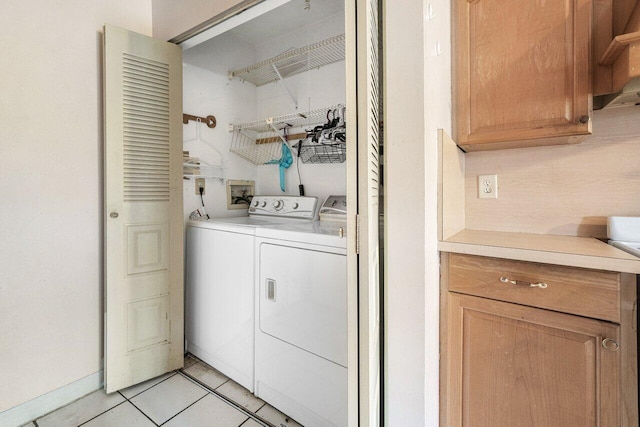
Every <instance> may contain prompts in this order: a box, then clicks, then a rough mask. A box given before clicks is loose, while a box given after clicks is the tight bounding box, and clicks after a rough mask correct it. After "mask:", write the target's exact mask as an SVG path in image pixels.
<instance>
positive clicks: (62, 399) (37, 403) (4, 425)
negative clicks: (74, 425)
mask: <svg viewBox="0 0 640 427" xmlns="http://www.w3.org/2000/svg"><path fill="white" fill-rule="evenodd" d="M100 388H102V370H100V371H98V372H95V373H93V374H91V375H87V376H86V377H84V378H80V379H79V380H78V381H74V382H72V383H71V384H67V385H65V386H63V387H60V388H58V389H56V390H53V391H50V392H49V393H46V394H43V395H42V396H38V397H36V398H35V399H32V400H29V401H28V402H25V403H22V404H20V405H18V406H14V407H13V408H11V409H7V410H6V411H4V412H0V427H17V426H21V425H23V424H26V423H28V422H29V421H32V420H35V419H36V418H39V417H41V416H43V415H45V414H48V413H49V412H51V411H53V410H55V409H58V408H60V407H62V406H65V405H68V404H69V403H71V402H73V401H74V400H78V399H80V398H81V397H83V396H86V395H87V394H89V393H91V392H93V391H96V390H98V389H100Z"/></svg>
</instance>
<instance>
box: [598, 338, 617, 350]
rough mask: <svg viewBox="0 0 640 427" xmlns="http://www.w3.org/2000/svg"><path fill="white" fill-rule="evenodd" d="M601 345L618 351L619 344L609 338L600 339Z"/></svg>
mask: <svg viewBox="0 0 640 427" xmlns="http://www.w3.org/2000/svg"><path fill="white" fill-rule="evenodd" d="M602 347H603V348H606V349H607V350H610V351H618V349H619V348H620V344H618V343H617V342H616V341H615V340H612V339H611V338H605V339H603V340H602Z"/></svg>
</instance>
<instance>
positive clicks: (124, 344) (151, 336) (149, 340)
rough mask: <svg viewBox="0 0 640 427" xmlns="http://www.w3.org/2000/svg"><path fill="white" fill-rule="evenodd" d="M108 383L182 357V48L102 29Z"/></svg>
mask: <svg viewBox="0 0 640 427" xmlns="http://www.w3.org/2000/svg"><path fill="white" fill-rule="evenodd" d="M103 79H104V135H105V139H104V150H105V151H104V162H105V165H104V192H105V195H104V209H105V218H104V221H105V223H104V224H105V225H104V230H105V238H104V242H105V247H104V277H105V303H104V304H105V377H104V378H105V380H104V382H105V389H106V391H107V393H111V392H113V391H116V390H120V389H122V388H125V387H128V386H130V385H133V384H136V383H139V382H141V381H144V380H147V379H149V378H153V377H156V376H158V375H161V374H163V373H165V372H168V371H171V370H174V369H177V368H180V367H182V364H183V353H184V350H183V346H184V344H183V335H184V334H183V329H184V326H183V311H184V310H183V222H182V221H183V220H182V51H181V49H180V48H179V47H178V46H176V45H174V44H171V43H166V42H163V41H160V40H156V39H152V38H150V37H146V36H143V35H140V34H136V33H132V32H129V31H126V30H123V29H120V28H117V27H112V26H109V25H106V26H105V31H104V76H103Z"/></svg>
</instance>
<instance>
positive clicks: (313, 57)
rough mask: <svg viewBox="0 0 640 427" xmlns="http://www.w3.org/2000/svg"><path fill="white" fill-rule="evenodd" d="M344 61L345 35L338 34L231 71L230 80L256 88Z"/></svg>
mask: <svg viewBox="0 0 640 427" xmlns="http://www.w3.org/2000/svg"><path fill="white" fill-rule="evenodd" d="M344 58H345V47H344V34H339V35H337V36H334V37H330V38H328V39H325V40H321V41H319V42H316V43H312V44H310V45H307V46H303V47H300V48H296V49H290V50H288V51H286V52H283V53H281V54H280V55H277V56H274V57H273V58H270V59H266V60H264V61H261V62H258V63H256V64H253V65H249V66H247V67H244V68H240V69H237V70H233V71H229V73H228V74H229V78H234V77H238V78H241V79H243V80H246V81H248V82H251V83H253V84H254V85H256V86H262V85H264V84H267V83H271V82H275V81H277V80H280V79H281V78H286V77H289V76H293V75H296V74H300V73H304V72H306V71H309V70H312V69H314V68H319V67H322V66H323V65H328V64H331V63H334V62H338V61H342V60H343V59H344Z"/></svg>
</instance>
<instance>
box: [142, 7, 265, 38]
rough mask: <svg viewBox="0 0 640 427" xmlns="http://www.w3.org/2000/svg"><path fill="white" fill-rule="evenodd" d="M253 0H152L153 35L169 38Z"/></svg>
mask: <svg viewBox="0 0 640 427" xmlns="http://www.w3.org/2000/svg"><path fill="white" fill-rule="evenodd" d="M251 3H256V1H255V0H215V1H211V0H181V1H175V0H153V36H154V37H155V38H158V39H160V40H171V39H173V38H174V37H177V36H179V35H180V34H182V33H184V32H185V31H189V30H191V29H192V28H194V27H196V26H198V25H200V24H202V23H203V22H205V21H208V20H209V19H212V18H216V17H218V16H219V15H220V14H222V13H224V12H225V11H227V10H229V9H230V8H232V7H234V6H238V5H244V4H251Z"/></svg>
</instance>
